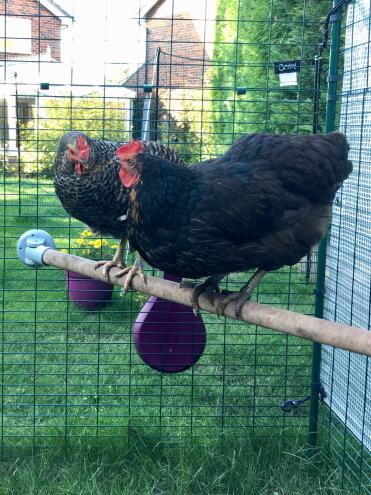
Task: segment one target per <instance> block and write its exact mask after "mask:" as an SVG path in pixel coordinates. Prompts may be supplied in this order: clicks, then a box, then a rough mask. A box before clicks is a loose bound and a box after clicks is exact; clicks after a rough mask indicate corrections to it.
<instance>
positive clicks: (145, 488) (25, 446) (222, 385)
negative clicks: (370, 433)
mask: <svg viewBox="0 0 371 495" xmlns="http://www.w3.org/2000/svg"><path fill="white" fill-rule="evenodd" d="M3 190H4V191H3V198H4V202H3V207H2V209H1V212H0V215H1V218H2V221H1V224H2V232H3V233H2V235H1V236H0V243H1V249H2V252H3V263H2V266H1V277H2V281H3V290H2V292H1V304H2V344H1V345H2V348H1V351H2V352H1V369H2V376H3V380H2V383H1V392H2V394H1V397H2V399H1V400H2V403H1V407H2V414H1V442H2V444H1V445H2V453H3V463H2V464H0V469H1V474H0V493H1V494H2V493H4V494H5V493H16V494H22V493H38V494H42V493H45V494H49V493H61V494H62V493H63V494H65V493H73V494H77V493H81V494H83V493H84V494H85V493H99V494H100V493H102V494H106V493H107V494H111V493H112V494H114V493H117V494H119V493H120V494H121V493H123V494H125V493H128V494H129V493H130V494H131V493H133V494H137V493H138V494H139V493H140V494H146V493H151V494H152V493H153V494H154V493H156V494H161V493H166V494H167V493H169V494H170V493H174V494H183V493H184V494H188V493H189V494H196V493H205V494H240V493H246V494H249V493H254V494H257V493H259V494H267V495H268V494H270V495H273V494H274V493H277V494H286V493H287V494H288V493H290V494H296V493H298V494H299V493H300V494H301V493H303V494H311V493H313V494H317V493H321V494H322V493H326V494H327V493H350V492H349V491H347V492H341V491H340V490H339V489H338V488H336V487H337V486H338V485H337V478H336V473H333V472H330V471H328V469H327V463H326V460H325V459H323V458H322V457H321V458H320V457H318V458H316V460H315V461H313V462H309V461H308V456H307V453H305V452H304V451H303V450H301V449H302V447H303V446H304V444H305V441H306V435H307V423H308V402H306V403H305V404H304V405H303V406H302V407H301V408H299V409H297V410H296V411H294V412H293V413H286V414H285V413H283V412H282V411H281V409H280V405H281V404H282V403H283V402H285V401H286V400H288V399H291V398H302V397H305V396H307V395H309V392H310V371H311V343H309V342H307V341H304V340H300V339H297V338H294V337H289V336H287V335H282V334H278V333H276V332H274V331H270V330H267V329H263V328H260V327H256V326H254V325H246V324H244V323H242V322H235V321H231V320H227V319H224V318H220V319H218V318H217V317H216V316H214V315H210V314H203V317H204V321H205V323H206V326H207V347H206V350H205V352H204V354H203V356H202V357H201V359H200V360H199V362H198V363H197V364H196V365H195V366H194V367H193V368H192V369H190V370H187V371H185V372H184V373H179V374H172V375H169V374H161V373H158V372H156V371H154V370H152V369H151V368H149V367H148V366H146V365H145V364H144V363H143V362H142V361H141V359H140V357H139V356H138V355H137V353H136V350H135V347H134V345H133V342H132V335H131V333H132V327H133V323H134V321H135V318H136V316H137V314H138V312H139V311H140V308H141V305H142V304H143V302H144V301H145V300H146V297H145V296H144V295H141V294H137V293H134V292H129V293H128V294H127V295H125V296H124V297H121V296H120V290H119V288H115V291H114V295H113V300H112V303H110V304H109V305H108V306H106V307H105V308H103V309H101V310H99V311H95V312H94V311H90V312H87V311H84V310H82V309H79V308H78V307H76V306H74V305H73V304H72V303H71V302H70V301H69V300H68V296H67V291H66V282H65V278H64V273H63V272H62V271H61V270H58V269H55V268H52V267H45V268H43V269H39V270H37V271H36V270H32V269H28V268H26V267H24V266H23V265H22V264H21V263H20V262H19V261H18V259H17V258H16V255H15V245H16V242H17V239H18V238H19V236H20V235H21V234H22V233H23V232H24V231H25V230H27V229H29V228H42V229H44V230H47V231H48V232H49V233H50V234H51V235H53V237H54V239H55V240H56V243H57V247H65V246H67V245H68V239H69V237H70V236H72V237H78V233H79V232H80V230H81V228H82V225H81V224H79V223H78V222H77V221H74V220H70V219H69V218H68V217H67V216H66V214H65V212H64V211H63V209H62V207H61V206H60V205H59V202H58V200H57V199H56V197H55V194H54V191H53V187H52V184H51V182H50V181H47V180H39V182H36V181H30V180H28V181H27V180H24V181H23V182H22V183H21V184H20V185H19V184H18V183H17V181H15V180H14V181H12V180H10V179H9V180H7V181H6V182H5V183H4V184H3ZM19 192H20V195H19ZM243 280H246V275H239V274H237V275H233V276H231V277H230V278H229V280H228V281H227V282H226V283H227V286H228V288H229V289H237V288H238V287H239V286H240V285H241V283H242V281H243ZM256 297H257V299H258V300H259V301H260V302H263V303H269V304H273V305H277V306H280V307H283V308H288V309H291V310H293V311H300V312H304V313H308V314H310V313H312V312H313V303H314V300H313V286H312V285H306V284H305V282H304V276H303V274H301V273H299V272H298V271H297V270H296V269H288V268H285V269H282V270H281V271H279V272H276V273H272V274H269V275H268V276H267V277H266V278H265V279H264V280H263V282H262V283H261V284H260V286H259V288H258V290H257V292H256ZM31 452H32V453H33V455H30V453H31Z"/></svg>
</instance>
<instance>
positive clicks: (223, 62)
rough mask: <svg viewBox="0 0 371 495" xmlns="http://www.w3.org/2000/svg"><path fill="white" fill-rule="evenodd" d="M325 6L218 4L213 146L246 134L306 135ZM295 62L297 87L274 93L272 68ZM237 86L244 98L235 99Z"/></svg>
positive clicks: (231, 0)
mask: <svg viewBox="0 0 371 495" xmlns="http://www.w3.org/2000/svg"><path fill="white" fill-rule="evenodd" d="M271 4H272V5H271ZM330 7H331V2H330V1H322V2H317V1H314V0H309V1H303V0H280V1H275V2H256V0H244V1H243V2H242V1H240V2H236V1H235V0H219V1H218V6H217V19H219V20H220V21H219V22H217V24H216V32H215V49H214V63H215V66H214V69H213V75H212V87H213V90H212V99H213V108H214V111H213V113H212V120H213V122H214V132H215V134H216V135H215V142H216V143H217V144H219V145H226V144H227V145H228V144H231V143H232V142H233V141H235V139H236V138H237V137H238V136H239V135H241V134H243V133H250V132H287V133H296V132H311V130H312V97H313V77H314V71H313V67H312V60H313V57H314V55H315V54H316V53H317V47H318V44H319V43H320V42H321V41H322V37H323V34H322V21H323V19H324V18H325V15H326V14H327V12H328V10H329V9H330ZM222 19H226V20H223V21H222ZM295 59H300V60H301V65H302V68H301V72H300V73H299V79H298V82H299V84H298V87H295V86H289V87H287V88H285V87H282V88H280V86H279V82H278V76H277V75H275V74H274V67H273V63H274V62H275V61H282V60H295ZM239 86H242V87H246V88H247V93H246V94H245V95H241V96H237V95H236V93H235V88H236V87H239ZM322 114H323V112H322ZM219 151H222V148H221V149H220V150H219Z"/></svg>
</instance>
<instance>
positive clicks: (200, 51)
mask: <svg viewBox="0 0 371 495" xmlns="http://www.w3.org/2000/svg"><path fill="white" fill-rule="evenodd" d="M214 18H215V1H213V0H208V1H206V0H203V1H202V0H200V1H199V2H184V1H183V0H155V1H148V2H146V3H145V5H144V7H143V8H142V11H141V12H140V16H139V24H140V25H142V26H144V28H145V36H144V37H145V39H144V40H143V41H142V43H143V52H144V63H143V64H142V65H141V66H140V67H139V68H138V69H137V70H136V71H135V72H134V73H133V74H131V75H130V76H129V77H128V78H127V79H126V80H125V81H124V82H123V86H124V87H126V88H130V89H132V90H135V91H136V99H134V100H133V130H134V132H133V134H134V137H139V133H140V129H141V128H142V122H141V114H142V109H143V98H144V97H145V91H144V88H146V89H147V91H148V90H149V89H150V88H149V87H150V86H152V85H153V86H156V85H157V84H158V87H157V91H156V96H157V95H158V98H159V100H161V103H162V107H167V108H168V110H169V112H172V111H173V110H175V113H176V110H177V109H176V108H175V107H176V106H177V104H176V103H175V102H176V101H179V100H181V99H184V95H187V94H189V93H190V92H192V94H193V96H195V94H196V93H197V92H199V93H201V92H202V90H203V87H204V86H205V84H206V82H207V80H208V75H209V68H210V59H211V56H212V53H211V52H212V48H213V35H214ZM158 54H159V55H158ZM157 55H158V58H157V57H156V56H157ZM157 70H158V74H157ZM155 100H156V99H155V98H153V101H152V104H153V105H156V102H155ZM157 105H158V102H157ZM151 115H152V117H151V119H152V120H156V118H157V117H156V112H151ZM150 126H151V128H153V126H152V124H151V125H150ZM154 126H155V127H156V126H157V123H156V122H154ZM156 137H157V135H155V136H152V138H156Z"/></svg>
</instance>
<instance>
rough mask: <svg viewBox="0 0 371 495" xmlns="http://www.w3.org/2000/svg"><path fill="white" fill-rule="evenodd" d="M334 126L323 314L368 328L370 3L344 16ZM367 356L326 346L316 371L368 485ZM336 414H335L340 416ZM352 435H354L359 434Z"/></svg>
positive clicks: (338, 446)
mask: <svg viewBox="0 0 371 495" xmlns="http://www.w3.org/2000/svg"><path fill="white" fill-rule="evenodd" d="M343 29H344V36H345V46H344V50H343V57H344V70H343V74H342V76H343V77H342V85H341V88H339V89H340V90H339V100H338V114H339V118H340V129H341V130H342V131H343V132H345V133H346V135H347V136H348V139H349V144H350V158H351V160H352V161H353V166H354V169H353V174H352V175H351V177H350V179H349V181H347V182H346V183H345V184H344V187H343V188H342V191H341V193H340V194H339V195H338V196H337V198H336V201H335V205H334V208H333V218H332V225H331V236H330V241H329V247H328V257H327V279H326V302H325V317H326V318H329V319H332V320H335V321H339V322H344V323H348V324H351V325H355V326H360V327H363V328H370V290H371V286H370V280H371V277H370V274H371V272H370V252H371V244H370V213H371V211H370V187H371V182H370V177H371V168H370V167H371V165H370V120H369V115H370V109H371V107H370V99H369V94H368V92H369V89H370V82H369V77H370V60H371V59H370V32H371V31H370V4H369V2H368V1H364V0H359V1H357V2H354V4H353V5H351V6H350V7H349V9H348V14H347V17H346V22H345V23H344V28H343ZM369 375H370V363H369V358H367V357H366V356H360V355H354V354H351V353H348V352H344V351H341V350H339V349H330V348H329V347H327V346H325V347H324V349H323V357H322V370H321V379H322V383H323V385H324V387H325V390H326V392H327V398H326V403H327V404H328V405H329V408H330V409H329V411H328V412H327V413H326V418H325V419H324V426H325V429H326V430H327V435H328V441H329V443H330V446H331V448H332V450H333V452H334V454H335V457H336V459H337V462H338V463H339V464H340V465H341V466H342V473H343V477H344V479H347V478H348V479H353V480H354V479H356V480H357V483H358V486H359V490H360V493H361V492H362V493H371V483H370V472H371V469H370V468H371V457H370V450H371V396H370V392H371V388H370V379H369ZM339 420H340V421H339ZM357 440H358V441H357Z"/></svg>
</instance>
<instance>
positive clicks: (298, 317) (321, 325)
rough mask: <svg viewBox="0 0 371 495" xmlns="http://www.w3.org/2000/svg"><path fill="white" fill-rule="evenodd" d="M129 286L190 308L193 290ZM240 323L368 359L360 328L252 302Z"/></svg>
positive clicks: (74, 265)
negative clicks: (325, 345) (336, 348)
mask: <svg viewBox="0 0 371 495" xmlns="http://www.w3.org/2000/svg"><path fill="white" fill-rule="evenodd" d="M43 261H44V263H45V264H47V265H53V266H56V267H58V268H63V269H65V270H70V271H74V272H77V273H81V274H83V275H87V276H90V277H92V278H95V279H97V280H103V281H105V282H107V278H106V277H105V276H104V275H103V269H102V268H98V269H97V270H95V268H94V266H95V263H94V261H91V260H88V259H85V258H81V257H78V256H73V255H71V254H63V253H61V252H59V251H56V250H54V249H48V250H47V251H45V253H44V256H43ZM118 271H119V269H118V268H112V269H111V270H110V272H109V281H110V282H111V283H112V284H115V285H118V286H121V287H123V285H124V282H125V276H123V277H121V278H117V279H116V278H115V274H116V273H117V272H118ZM131 286H132V288H133V289H134V290H136V291H139V292H143V293H145V294H149V295H153V296H158V297H162V298H163V299H168V300H170V301H174V302H177V303H180V304H185V305H186V306H192V303H191V297H192V289H189V288H181V287H180V286H179V284H177V283H175V282H170V281H167V280H163V279H161V278H158V277H152V276H150V275H147V277H146V283H144V282H143V281H142V280H141V278H140V277H139V276H137V275H136V276H135V277H134V278H133V280H132V283H131ZM225 297H226V296H225V295H217V296H216V297H215V300H214V304H211V303H210V302H209V301H208V300H207V298H206V297H205V296H204V295H202V294H201V296H200V298H199V306H200V309H203V310H205V311H209V312H210V313H216V308H217V306H218V304H219V302H220V301H221V300H222V299H224V298H225ZM234 308H235V303H234V302H232V303H230V304H228V305H227V306H226V308H225V310H224V314H225V316H227V317H229V318H233V319H237V318H236V314H235V309H234ZM241 320H242V321H244V322H246V323H251V324H254V325H259V326H261V327H265V328H270V329H272V330H276V331H278V332H281V333H286V334H289V335H294V336H296V337H301V338H304V339H307V340H311V341H313V342H319V343H321V344H328V345H331V346H334V347H339V348H341V349H345V350H348V351H351V352H356V353H358V354H364V355H366V356H371V331H368V330H366V329H363V328H357V327H352V326H350V325H345V324H342V323H336V322H333V321H328V320H321V319H319V318H315V317H314V316H307V315H304V314H301V313H294V312H293V311H288V310H285V309H278V308H274V307H272V306H268V305H265V304H260V303H256V302H253V301H248V302H246V303H245V304H244V306H243V308H242V313H241Z"/></svg>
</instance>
